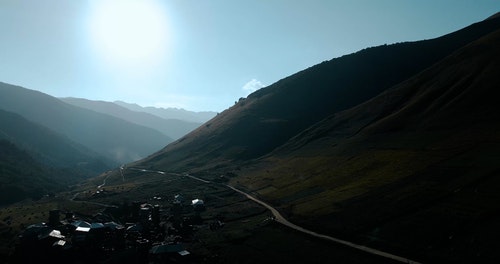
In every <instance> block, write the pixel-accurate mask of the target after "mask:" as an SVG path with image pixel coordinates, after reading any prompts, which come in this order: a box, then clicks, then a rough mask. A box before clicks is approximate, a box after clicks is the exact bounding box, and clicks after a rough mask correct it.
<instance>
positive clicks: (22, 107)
mask: <svg viewBox="0 0 500 264" xmlns="http://www.w3.org/2000/svg"><path fill="white" fill-rule="evenodd" d="M0 109H4V110H6V111H9V112H13V113H17V114H19V115H21V116H23V117H24V118H26V119H27V120H29V121H31V122H34V123H38V124H41V125H43V126H45V127H48V128H49V129H51V130H53V131H55V132H57V133H59V134H63V135H65V136H67V137H68V138H69V139H71V140H73V141H75V142H77V143H79V144H82V145H84V146H85V147H87V148H89V149H91V150H93V151H95V152H97V153H99V154H100V155H103V156H105V157H107V158H109V159H112V160H113V161H116V162H120V163H123V162H130V161H134V160H137V159H140V158H142V157H145V156H146V155H147V154H149V153H151V152H154V151H157V150H158V149H160V148H161V147H162V146H164V145H165V144H168V143H169V142H171V141H172V139H170V138H169V137H167V136H165V135H163V134H162V133H160V132H158V131H156V130H153V129H150V128H146V127H143V126H139V125H136V124H132V123H130V122H127V121H125V120H122V119H118V118H115V117H112V116H109V115H104V114H101V113H97V112H95V111H90V110H88V109H83V108H80V107H76V106H73V105H70V104H67V103H64V102H62V101H60V100H58V99H56V98H54V97H52V96H49V95H46V94H44V93H41V92H37V91H33V90H29V89H26V88H22V87H19V86H14V85H10V84H6V83H0Z"/></svg>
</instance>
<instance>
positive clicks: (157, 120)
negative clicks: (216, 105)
mask: <svg viewBox="0 0 500 264" xmlns="http://www.w3.org/2000/svg"><path fill="white" fill-rule="evenodd" d="M60 99H61V100H62V101H64V102H66V103H69V104H72V105H75V106H78V107H82V108H85V109H89V110H92V111H96V112H99V113H103V114H107V115H110V116H114V117H117V118H120V119H123V120H126V121H128V122H131V123H134V124H137V125H141V126H145V127H149V128H152V129H155V130H157V131H160V132H161V133H163V134H164V135H166V136H168V137H170V138H172V139H174V140H175V139H178V138H180V137H182V136H184V135H185V134H187V133H188V132H190V131H192V130H193V129H195V128H197V127H198V126H200V125H201V123H194V122H187V121H184V120H179V119H164V118H161V117H158V116H156V115H153V114H150V113H147V112H138V111H133V110H130V109H128V108H126V107H123V106H121V105H119V104H116V103H112V102H106V101H93V100H89V99H83V98H74V97H66V98H60Z"/></svg>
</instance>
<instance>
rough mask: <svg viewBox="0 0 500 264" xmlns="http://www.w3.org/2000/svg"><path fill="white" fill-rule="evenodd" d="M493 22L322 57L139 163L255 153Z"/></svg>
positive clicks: (202, 164) (227, 162) (182, 166)
mask: <svg viewBox="0 0 500 264" xmlns="http://www.w3.org/2000/svg"><path fill="white" fill-rule="evenodd" d="M499 26H500V19H492V20H488V21H484V22H481V23H477V24H474V25H472V26H470V27H468V28H465V29H463V30H460V31H457V32H455V33H452V34H449V35H446V36H443V37H441V38H437V39H433V40H426V41H418V42H408V43H399V44H394V45H387V46H380V47H375V48H369V49H365V50H362V51H359V52H357V53H354V54H351V55H346V56H343V57H340V58H337V59H333V60H331V61H327V62H323V63H321V64H318V65H316V66H313V67H311V68H309V69H306V70H304V71H301V72H299V73H297V74H294V75H292V76H290V77H287V78H285V79H283V80H280V81H278V82H277V83H275V84H273V85H271V86H269V87H266V88H264V89H261V90H259V91H257V92H255V93H253V94H252V95H250V96H249V97H248V98H247V99H244V100H241V101H240V102H239V103H238V104H236V105H234V106H233V107H231V108H229V109H228V110H226V111H224V112H222V113H220V114H219V115H218V116H217V117H215V118H214V119H212V120H210V121H209V122H207V123H205V124H204V125H202V126H201V127H199V128H198V129H196V130H195V131H193V132H192V133H190V134H188V135H186V136H185V137H183V138H181V139H179V140H177V141H176V142H174V143H171V144H169V145H168V146H167V147H166V148H164V149H163V150H161V151H159V152H158V153H155V154H153V155H151V156H150V157H149V158H147V159H145V160H143V161H142V162H141V164H143V165H144V166H152V167H156V168H162V169H164V170H171V171H179V170H191V171H200V170H207V169H210V170H211V169H217V168H221V167H223V166H231V165H234V164H235V163H241V162H242V161H247V160H250V159H253V158H257V157H260V156H262V155H265V154H267V153H269V152H270V151H272V150H274V149H275V148H277V147H279V146H280V145H282V144H284V143H285V142H286V141H287V140H289V139H290V138H291V137H293V136H295V135H297V134H298V133H300V132H301V131H303V130H304V129H306V128H308V127H309V126H311V125H313V124H314V123H316V122H319V121H320V120H322V119H324V118H326V117H328V116H329V115H332V114H334V113H336V112H339V111H342V110H345V109H348V108H350V107H354V106H356V105H358V104H360V103H362V102H364V101H366V100H368V99H370V98H371V97H373V96H376V95H377V94H379V93H381V92H382V91H384V90H386V89H388V88H389V87H391V86H393V85H396V84H397V83H399V82H402V81H404V80H406V79H408V78H410V77H411V76H413V75H415V74H417V73H418V72H420V71H422V70H423V69H425V68H427V67H429V66H431V65H432V64H434V63H436V62H437V61H439V60H441V59H442V58H444V57H445V56H447V55H449V54H450V53H452V52H453V51H454V50H456V49H458V48H460V47H462V46H463V45H466V44H467V43H469V42H470V41H473V40H475V39H477V38H479V37H481V36H482V35H484V34H487V33H488V32H491V31H493V30H494V29H498V28H499ZM410 62H411V63H410Z"/></svg>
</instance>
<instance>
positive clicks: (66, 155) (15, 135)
mask: <svg viewBox="0 0 500 264" xmlns="http://www.w3.org/2000/svg"><path fill="white" fill-rule="evenodd" d="M0 139H4V140H8V141H10V142H12V143H14V144H15V145H16V146H19V147H21V148H22V149H24V150H25V151H27V153H29V154H30V155H31V156H32V157H33V158H34V159H36V160H37V162H39V163H41V164H45V165H46V166H49V167H55V168H66V169H70V170H73V171H74V172H73V175H72V177H74V178H75V179H76V178H78V176H87V177H88V176H95V175H98V174H99V173H101V172H103V171H105V170H108V169H110V168H111V166H115V165H116V164H115V163H113V162H112V161H111V160H107V159H105V158H103V157H100V156H99V154H97V153H95V152H92V151H91V150H89V149H87V148H86V147H84V146H82V145H79V144H77V143H75V142H73V141H71V140H70V139H68V138H67V137H65V136H64V135H60V134H57V133H55V132H53V131H51V130H50V129H48V128H46V127H43V126H41V125H38V124H35V123H32V122H30V121H28V120H26V119H25V118H23V117H22V116H20V115H18V114H14V113H10V112H6V111H3V110H0Z"/></svg>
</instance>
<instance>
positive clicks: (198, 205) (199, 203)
mask: <svg viewBox="0 0 500 264" xmlns="http://www.w3.org/2000/svg"><path fill="white" fill-rule="evenodd" d="M191 205H192V206H193V208H194V210H195V211H203V210H205V202H203V200H201V199H194V200H192V201H191Z"/></svg>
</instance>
